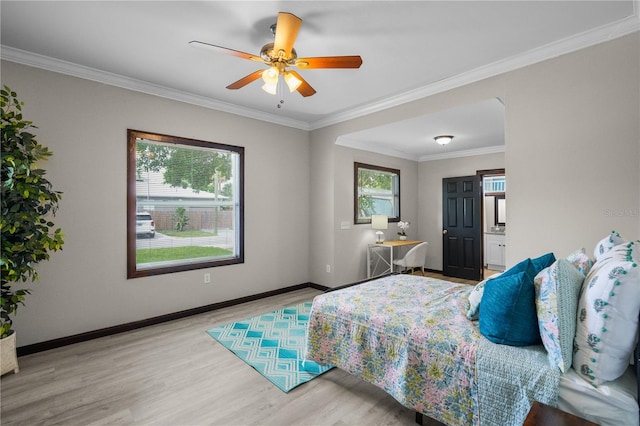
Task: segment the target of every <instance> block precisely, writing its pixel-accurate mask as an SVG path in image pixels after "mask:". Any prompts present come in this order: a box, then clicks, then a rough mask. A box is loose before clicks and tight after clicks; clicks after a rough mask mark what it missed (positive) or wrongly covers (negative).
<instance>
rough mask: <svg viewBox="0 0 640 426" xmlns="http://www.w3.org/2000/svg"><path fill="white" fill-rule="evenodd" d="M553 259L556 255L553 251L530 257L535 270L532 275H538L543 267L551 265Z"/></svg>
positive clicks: (554, 259)
mask: <svg viewBox="0 0 640 426" xmlns="http://www.w3.org/2000/svg"><path fill="white" fill-rule="evenodd" d="M555 261H556V257H555V256H554V255H553V253H547V254H543V255H542V256H540V257H536V258H535V259H531V263H533V268H534V270H535V271H534V274H533V277H534V278H535V276H536V275H538V274H539V273H540V271H542V270H543V269H544V268H548V267H549V266H551V265H553V262H555Z"/></svg>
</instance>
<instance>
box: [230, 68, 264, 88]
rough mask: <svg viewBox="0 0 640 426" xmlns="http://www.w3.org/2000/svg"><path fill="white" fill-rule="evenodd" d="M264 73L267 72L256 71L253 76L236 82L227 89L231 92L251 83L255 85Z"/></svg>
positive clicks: (250, 75)
mask: <svg viewBox="0 0 640 426" xmlns="http://www.w3.org/2000/svg"><path fill="white" fill-rule="evenodd" d="M264 71H265V70H258V71H254V72H252V73H251V74H249V75H247V76H245V77H242V78H241V79H240V80H238V81H236V82H235V83H231V84H230V85H228V86H227V89H231V90H235V89H240V88H242V87H244V86H246V85H247V84H249V83H253V82H254V81H256V80H257V79H259V78H260V77H261V76H262V73H263V72H264Z"/></svg>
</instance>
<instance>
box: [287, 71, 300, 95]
mask: <svg viewBox="0 0 640 426" xmlns="http://www.w3.org/2000/svg"><path fill="white" fill-rule="evenodd" d="M284 81H285V83H287V86H288V87H289V91H290V92H291V93H293V92H295V91H296V90H297V89H298V87H300V85H301V84H302V80H300V79H299V78H298V77H296V76H295V75H294V74H293V73H292V72H289V71H285V72H284Z"/></svg>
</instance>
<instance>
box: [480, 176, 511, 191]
mask: <svg viewBox="0 0 640 426" xmlns="http://www.w3.org/2000/svg"><path fill="white" fill-rule="evenodd" d="M482 182H483V183H484V193H485V194H493V193H504V192H506V190H507V182H506V180H505V176H504V175H503V176H485V177H483V179H482Z"/></svg>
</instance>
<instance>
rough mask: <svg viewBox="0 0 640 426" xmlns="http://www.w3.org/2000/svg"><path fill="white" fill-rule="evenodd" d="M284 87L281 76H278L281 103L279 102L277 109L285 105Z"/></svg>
mask: <svg viewBox="0 0 640 426" xmlns="http://www.w3.org/2000/svg"><path fill="white" fill-rule="evenodd" d="M282 86H284V84H281V83H280V76H278V86H277V87H278V95H280V102H278V105H277V107H278V108H282V105H283V104H284V89H283V88H282Z"/></svg>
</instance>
